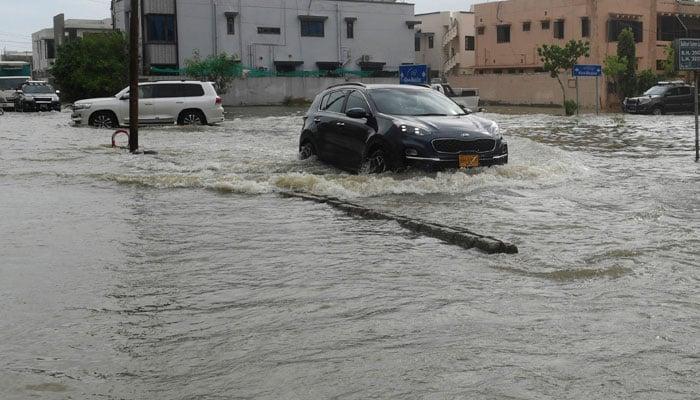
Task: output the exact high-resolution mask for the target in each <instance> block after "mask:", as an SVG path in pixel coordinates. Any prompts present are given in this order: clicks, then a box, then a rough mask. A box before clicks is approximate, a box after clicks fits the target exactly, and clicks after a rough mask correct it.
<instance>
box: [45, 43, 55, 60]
mask: <svg viewBox="0 0 700 400" xmlns="http://www.w3.org/2000/svg"><path fill="white" fill-rule="evenodd" d="M46 58H56V46H55V44H54V41H53V39H46Z"/></svg>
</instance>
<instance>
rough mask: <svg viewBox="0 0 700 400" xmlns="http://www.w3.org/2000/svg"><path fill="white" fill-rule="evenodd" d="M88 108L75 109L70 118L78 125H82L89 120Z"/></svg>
mask: <svg viewBox="0 0 700 400" xmlns="http://www.w3.org/2000/svg"><path fill="white" fill-rule="evenodd" d="M87 111H88V110H73V112H72V113H71V115H70V119H71V120H72V121H73V123H74V124H76V125H82V124H84V123H87V121H88V112H87Z"/></svg>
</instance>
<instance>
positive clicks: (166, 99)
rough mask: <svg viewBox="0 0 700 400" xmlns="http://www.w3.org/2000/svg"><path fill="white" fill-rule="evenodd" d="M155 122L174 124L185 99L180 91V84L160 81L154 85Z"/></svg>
mask: <svg viewBox="0 0 700 400" xmlns="http://www.w3.org/2000/svg"><path fill="white" fill-rule="evenodd" d="M153 88H154V91H155V93H154V99H153V100H154V101H153V103H154V108H155V115H154V119H155V121H154V122H155V123H159V124H172V123H173V122H175V119H176V118H177V117H178V115H179V114H180V112H179V110H181V109H182V104H184V100H183V99H182V96H181V93H180V85H179V84H177V83H160V84H157V85H153Z"/></svg>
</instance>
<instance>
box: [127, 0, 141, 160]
mask: <svg viewBox="0 0 700 400" xmlns="http://www.w3.org/2000/svg"><path fill="white" fill-rule="evenodd" d="M139 13H140V9H139V0H131V11H130V13H129V151H130V152H132V153H136V151H138V149H139V19H140V18H139Z"/></svg>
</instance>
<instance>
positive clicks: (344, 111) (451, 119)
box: [299, 83, 508, 173]
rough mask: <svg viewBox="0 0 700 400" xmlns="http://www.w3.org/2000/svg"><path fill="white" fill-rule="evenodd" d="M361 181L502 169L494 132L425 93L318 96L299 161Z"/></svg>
mask: <svg viewBox="0 0 700 400" xmlns="http://www.w3.org/2000/svg"><path fill="white" fill-rule="evenodd" d="M314 155H315V156H317V157H318V158H319V159H320V160H323V161H326V162H329V163H332V164H335V165H337V166H339V167H341V168H343V169H347V170H351V171H362V172H367V173H381V172H384V171H387V170H401V169H403V168H404V167H407V166H413V165H415V166H420V167H427V168H431V169H432V168H458V167H459V168H468V167H479V166H488V165H494V164H506V163H507V162H508V145H507V143H506V141H505V140H504V139H503V137H502V136H501V133H500V130H499V128H498V125H497V124H496V123H495V122H493V121H490V120H488V119H485V118H480V117H478V116H475V115H473V114H468V113H467V112H465V111H464V110H463V109H462V107H460V106H459V105H458V104H457V103H455V102H454V101H452V100H450V99H449V98H448V97H446V96H445V95H443V94H442V93H440V92H438V91H436V90H433V89H431V88H429V87H423V86H411V85H378V84H373V85H364V84H361V83H346V84H341V85H338V86H331V87H330V88H328V89H326V90H324V91H323V92H321V93H320V94H319V95H318V96H316V99H315V100H314V102H313V104H311V107H310V108H309V110H308V112H307V113H306V116H305V117H304V127H303V129H302V132H301V137H300V139H299V156H300V158H301V159H306V158H309V157H311V156H314Z"/></svg>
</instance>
